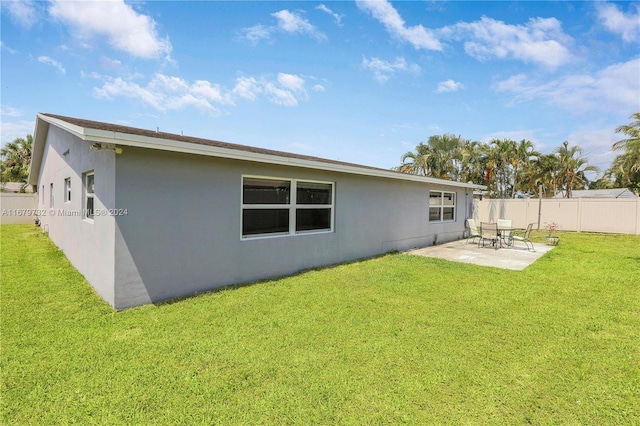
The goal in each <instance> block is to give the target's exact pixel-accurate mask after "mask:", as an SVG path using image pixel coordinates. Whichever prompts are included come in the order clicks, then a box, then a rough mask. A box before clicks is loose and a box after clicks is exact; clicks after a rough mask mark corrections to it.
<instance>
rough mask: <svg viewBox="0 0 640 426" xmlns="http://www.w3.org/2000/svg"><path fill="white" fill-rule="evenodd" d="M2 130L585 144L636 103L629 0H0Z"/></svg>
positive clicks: (637, 7)
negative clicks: (76, 125)
mask: <svg viewBox="0 0 640 426" xmlns="http://www.w3.org/2000/svg"><path fill="white" fill-rule="evenodd" d="M1 21H2V22H1V25H2V27H1V32H2V34H1V35H2V36H1V40H2V41H1V55H2V56H1V60H2V61H1V72H2V74H1V82H2V92H1V125H2V143H3V144H4V143H6V142H8V141H11V140H13V139H14V138H16V137H22V136H24V135H25V134H27V133H32V132H33V129H34V122H35V116H36V113H38V112H49V113H55V114H61V115H69V116H74V117H78V118H86V119H93V120H98V121H106V122H112V123H118V124H125V125H130V126H134V127H141V128H147V129H155V128H156V127H158V128H160V129H161V130H162V131H166V132H173V133H184V134H185V135H190V136H198V137H204V138H209V139H216V140H221V141H225V142H232V143H239V144H246V145H253V146H259V147H265V148H271V149H277V150H283V151H290V152H296V153H301V154H307V155H314V156H319V157H325V158H330V159H337V160H342V161H348V162H355V163H360V164H365V165H370V166H377V167H382V168H389V167H392V166H396V165H398V164H399V162H400V157H401V155H402V154H403V153H405V152H406V151H409V150H412V149H413V148H414V147H415V145H416V144H418V143H419V142H421V141H426V140H427V139H428V137H429V136H431V135H435V134H443V133H454V134H459V135H461V136H462V137H464V138H467V139H472V140H478V141H483V142H488V141H489V140H491V138H494V137H496V138H511V139H515V140H520V139H523V138H524V139H529V140H531V141H532V142H534V144H535V146H536V147H537V148H538V149H539V150H541V151H542V152H550V151H551V150H553V149H554V148H555V147H557V146H559V145H560V144H561V143H562V142H563V141H565V140H568V141H569V142H570V143H571V144H577V145H580V146H581V147H582V148H583V150H584V153H585V154H586V156H587V157H588V158H589V160H590V161H591V163H593V164H595V165H597V166H598V167H600V168H602V169H605V168H607V167H608V166H609V162H610V161H611V159H612V158H613V157H614V155H615V154H614V153H612V152H611V150H610V148H611V145H612V143H613V142H615V141H617V140H619V139H621V135H620V134H616V133H614V129H615V128H616V127H617V126H619V125H621V124H628V123H629V122H630V120H629V116H630V115H631V114H632V113H634V112H638V111H640V3H639V2H587V1H579V2H570V1H566V2H565V1H556V2H544V1H527V2H498V1H493V2H480V1H478V2H463V1H449V2H445V1H436V2H434V1H392V2H389V1H355V2H343V1H339V2H338V1H318V2H315V1H304V2H291V1H287V2H270V1H260V2H251V1H239V2H222V1H220V2H218V1H194V2H170V1H142V2H122V1H98V2H91V1H89V2H71V1H50V2H29V1H20V2H17V1H16V2H13V1H2V7H1Z"/></svg>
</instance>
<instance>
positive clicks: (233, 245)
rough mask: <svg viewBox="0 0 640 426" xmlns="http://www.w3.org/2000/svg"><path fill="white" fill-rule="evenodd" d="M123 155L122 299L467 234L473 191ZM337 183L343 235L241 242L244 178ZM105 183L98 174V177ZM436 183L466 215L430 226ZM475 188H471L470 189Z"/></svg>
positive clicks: (338, 231)
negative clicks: (430, 205)
mask: <svg viewBox="0 0 640 426" xmlns="http://www.w3.org/2000/svg"><path fill="white" fill-rule="evenodd" d="M123 149H124V152H123V153H122V154H121V155H117V156H116V160H115V165H116V168H115V170H116V173H115V187H116V192H115V206H116V207H117V208H119V209H126V210H127V214H126V215H123V216H117V217H115V218H114V219H115V277H114V280H115V294H114V303H113V304H114V306H115V307H116V308H118V309H123V308H127V307H131V306H136V305H140V304H144V303H150V302H155V301H160V300H164V299H169V298H174V297H179V296H185V295H189V294H193V293H195V292H200V291H206V290H211V289H214V288H217V287H221V286H224V285H228V284H232V283H243V282H249V281H252V280H256V279H261V278H267V277H274V276H280V275H286V274H290V273H294V272H297V271H300V270H304V269H307V268H311V267H315V266H321V265H329V264H334V263H339V262H344V261H348V260H354V259H359V258H364V257H369V256H373V255H377V254H381V253H385V252H388V251H390V250H405V249H409V248H412V247H418V246H426V245H431V244H433V242H434V239H435V238H436V237H435V236H436V234H437V241H438V242H439V243H440V242H444V241H449V240H454V239H457V238H461V237H462V234H463V231H464V226H465V225H464V220H465V217H466V215H468V214H469V207H467V206H466V205H465V203H466V202H467V200H468V201H469V202H470V201H471V196H470V195H467V194H466V192H465V190H464V189H458V190H455V189H451V188H450V187H440V188H438V187H434V186H427V185H425V184H422V183H416V182H408V181H401V180H391V179H382V178H373V177H365V176H355V175H348V174H341V173H333V172H325V171H319V170H318V171H316V170H308V169H301V168H296V167H284V166H275V165H268V164H260V163H251V162H244V161H237V160H227V159H219V158H212V157H203V156H196V155H190V154H178V153H168V152H162V151H155V150H146V149H140V148H132V147H124V148H123ZM244 174H251V175H260V176H269V177H281V178H294V179H310V180H320V181H330V182H335V212H334V213H335V225H334V232H331V233H323V234H304V235H296V236H285V237H272V238H263V239H244V240H243V239H241V236H240V235H241V186H242V175H244ZM96 182H97V180H96ZM429 190H453V191H456V192H457V209H456V220H455V221H454V222H448V223H429V221H428V199H429V197H428V194H429ZM466 191H470V190H466Z"/></svg>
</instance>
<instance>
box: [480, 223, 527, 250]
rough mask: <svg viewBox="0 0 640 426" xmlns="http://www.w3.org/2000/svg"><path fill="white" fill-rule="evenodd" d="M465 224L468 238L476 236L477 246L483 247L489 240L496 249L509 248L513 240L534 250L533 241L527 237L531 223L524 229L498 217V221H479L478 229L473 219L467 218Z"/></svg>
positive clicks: (512, 244)
mask: <svg viewBox="0 0 640 426" xmlns="http://www.w3.org/2000/svg"><path fill="white" fill-rule="evenodd" d="M467 224H468V225H469V230H470V231H471V232H470V235H469V238H468V239H469V240H473V239H475V238H478V239H479V240H478V247H480V246H481V245H482V247H484V246H485V243H486V242H491V246H492V247H493V248H495V249H496V250H497V249H499V248H502V247H507V248H511V247H513V246H514V243H515V242H522V243H524V244H525V245H526V247H527V250H530V251H533V250H534V248H533V243H532V242H531V240H530V239H529V234H530V233H531V229H533V225H534V224H533V223H530V224H529V225H527V228H526V229H522V228H514V227H513V226H512V225H511V220H510V219H498V222H481V223H480V229H478V227H477V226H476V221H475V220H474V219H467ZM522 231H524V232H522ZM520 234H523V235H520Z"/></svg>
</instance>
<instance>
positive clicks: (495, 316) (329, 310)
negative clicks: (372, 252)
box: [0, 225, 640, 425]
mask: <svg viewBox="0 0 640 426" xmlns="http://www.w3.org/2000/svg"><path fill="white" fill-rule="evenodd" d="M1 231H2V241H1V243H2V293H1V321H2V323H1V326H2V335H1V349H2V352H1V368H2V371H1V375H2V387H1V407H2V418H1V419H0V420H1V421H2V423H3V424H7V425H14V424H46V425H50V424H82V425H86V424H100V425H103V424H139V425H142V424H144V425H148V424H185V425H193V424H276V425H280V424H402V423H405V424H412V425H413V424H452V425H462V424H478V425H486V424H505V425H513V424H541V425H547V424H570V425H574V424H576V425H578V424H584V425H604V424H629V425H637V424H640V238H639V237H637V236H622V235H618V236H613V235H607V236H605V235H589V234H570V233H565V234H562V236H561V242H560V245H559V246H558V247H557V248H555V249H554V250H553V251H551V252H549V253H547V254H546V255H545V256H544V257H542V258H541V259H540V260H538V261H537V262H536V263H534V264H533V265H532V266H530V267H528V268H527V269H525V270H524V271H508V270H500V269H495V268H486V267H479V266H474V265H467V264H458V263H452V262H448V261H444V260H438V259H428V258H423V257H415V256H409V255H405V254H393V255H387V256H382V257H379V258H375V259H370V260H365V261H361V262H356V263H350V264H345V265H340V266H336V267H332V268H326V269H322V270H314V271H309V272H305V273H302V274H299V275H296V276H292V277H288V278H283V279H279V280H272V281H265V282H261V283H257V284H256V285H250V286H244V287H240V288H236V289H228V290H224V291H219V292H214V293H209V294H203V295H200V296H197V297H193V298H189V299H185V300H181V301H176V302H173V303H166V304H160V305H155V306H145V307H141V308H136V309H130V310H126V311H123V312H119V313H116V312H113V311H112V309H111V308H110V307H109V306H108V305H106V304H105V303H104V302H102V301H101V300H100V299H99V298H98V296H96V295H95V293H94V292H93V290H92V289H91V287H90V286H89V285H88V284H87V283H86V281H85V280H84V278H83V277H82V276H81V275H80V274H79V273H78V272H77V271H75V270H74V269H73V267H72V266H71V265H70V264H69V263H68V261H67V260H66V259H65V257H64V255H63V253H62V252H60V251H59V250H57V248H56V247H55V246H54V245H53V244H52V243H51V242H50V240H49V239H48V237H46V236H44V235H42V234H41V233H40V232H39V231H38V230H34V228H33V227H32V226H30V225H24V226H21V225H4V226H2V228H1Z"/></svg>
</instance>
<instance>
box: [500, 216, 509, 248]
mask: <svg viewBox="0 0 640 426" xmlns="http://www.w3.org/2000/svg"><path fill="white" fill-rule="evenodd" d="M505 228H511V219H498V233H499V234H500V244H502V243H505V244H506V245H507V246H510V245H511V243H512V241H511V230H510V229H508V230H507V229H505Z"/></svg>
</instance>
